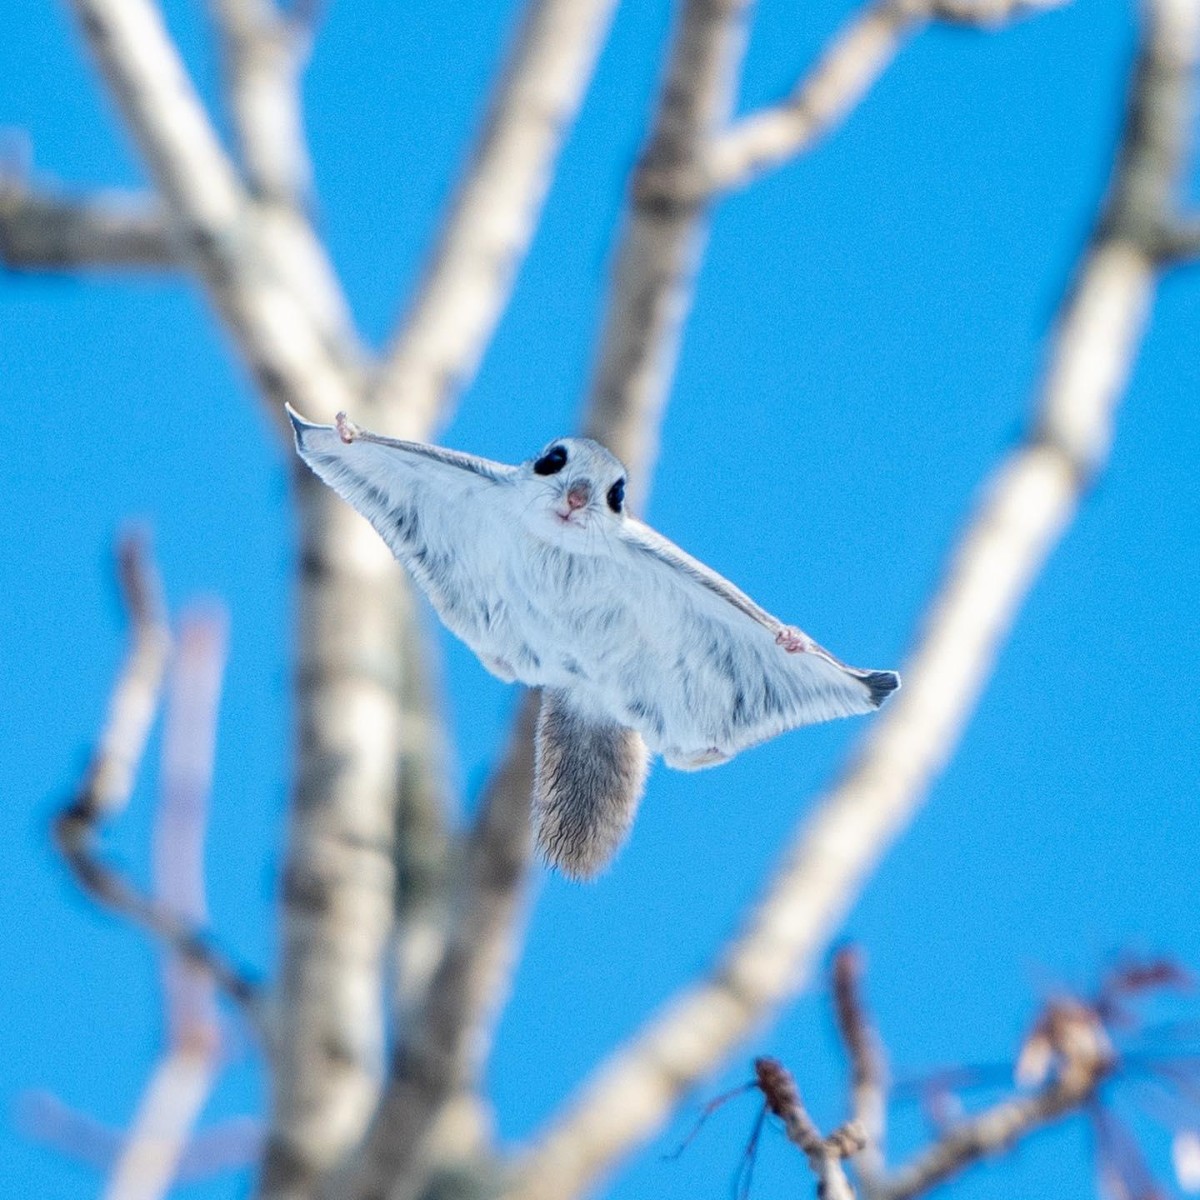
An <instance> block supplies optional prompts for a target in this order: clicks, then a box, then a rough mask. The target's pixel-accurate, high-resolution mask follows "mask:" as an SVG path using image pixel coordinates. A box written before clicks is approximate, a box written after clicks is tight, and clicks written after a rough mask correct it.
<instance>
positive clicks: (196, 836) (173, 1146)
mask: <svg viewBox="0 0 1200 1200" xmlns="http://www.w3.org/2000/svg"><path fill="white" fill-rule="evenodd" d="M224 665H225V621H224V617H223V615H221V616H216V615H208V616H190V617H186V618H185V619H184V621H183V626H182V629H181V632H180V637H179V650H178V654H177V656H176V660H175V668H174V671H173V672H172V681H171V689H170V696H169V698H168V704H167V718H166V730H165V734H164V737H163V780H162V794H161V799H160V802H159V806H158V811H157V814H156V821H155V830H154V890H155V895H156V898H157V900H158V903H159V904H160V905H161V906H162V907H163V909H164V910H166V911H169V912H173V913H175V914H176V915H177V916H178V917H179V918H180V919H181V920H184V921H187V922H190V923H191V924H193V925H195V926H200V925H202V924H204V923H205V922H206V921H207V919H208V913H207V906H206V903H205V896H204V892H205V888H204V835H205V828H206V826H207V816H208V812H207V810H208V791H209V786H210V783H211V781H212V767H213V756H214V751H215V748H216V724H217V708H218V704H219V700H220V693H221V676H222V674H223V671H224ZM163 990H164V993H165V996H166V999H167V1013H168V1030H169V1034H168V1037H169V1043H168V1049H167V1053H166V1054H165V1055H164V1056H163V1058H162V1060H161V1061H160V1062H159V1063H158V1065H157V1066H156V1067H155V1070H154V1074H153V1076H152V1078H151V1082H150V1084H149V1086H148V1087H147V1089H146V1092H145V1094H144V1096H143V1099H142V1103H141V1106H140V1109H139V1111H138V1114H137V1116H136V1118H135V1119H134V1123H133V1128H132V1129H131V1131H130V1133H129V1136H128V1138H127V1139H126V1141H125V1145H124V1147H123V1148H122V1151H121V1154H120V1157H119V1158H118V1159H117V1162H116V1164H115V1166H114V1168H113V1172H112V1176H111V1178H110V1180H109V1184H108V1187H107V1189H106V1190H105V1195H106V1197H108V1198H109V1200H160V1198H161V1197H162V1196H165V1195H166V1193H167V1192H168V1191H169V1190H170V1188H171V1186H172V1184H173V1183H174V1181H175V1179H176V1177H177V1175H178V1172H179V1167H180V1163H181V1161H182V1158H183V1155H184V1154H185V1152H186V1150H187V1147H188V1145H189V1144H190V1142H191V1140H192V1130H193V1128H194V1127H195V1125H196V1122H197V1121H198V1120H199V1117H200V1112H201V1110H202V1109H203V1107H204V1105H205V1103H206V1102H207V1100H208V1097H209V1095H210V1093H211V1091H212V1088H213V1085H214V1084H215V1083H216V1079H217V1075H218V1073H219V1070H220V1047H221V1030H220V1025H219V1023H218V1018H217V1008H216V993H215V990H214V987H213V981H212V978H211V976H210V975H209V974H208V973H207V972H206V971H204V970H202V969H200V968H198V967H197V966H196V965H195V964H192V963H188V962H180V961H178V960H177V958H176V956H175V955H174V954H173V953H169V954H168V956H167V961H166V962H164V964H163Z"/></svg>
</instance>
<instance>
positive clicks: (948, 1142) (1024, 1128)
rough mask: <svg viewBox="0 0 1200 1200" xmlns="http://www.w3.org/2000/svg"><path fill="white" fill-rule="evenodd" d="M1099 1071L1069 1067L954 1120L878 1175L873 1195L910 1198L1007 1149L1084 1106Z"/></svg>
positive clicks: (886, 1199)
mask: <svg viewBox="0 0 1200 1200" xmlns="http://www.w3.org/2000/svg"><path fill="white" fill-rule="evenodd" d="M1103 1078H1104V1076H1103V1074H1093V1075H1090V1076H1089V1075H1088V1074H1086V1073H1071V1072H1067V1073H1064V1074H1063V1075H1061V1076H1058V1077H1056V1078H1055V1079H1054V1080H1053V1081H1052V1082H1051V1083H1049V1084H1048V1085H1047V1086H1046V1087H1044V1088H1042V1089H1041V1090H1040V1091H1038V1092H1035V1093H1034V1094H1033V1095H1030V1096H1015V1097H1013V1098H1011V1099H1008V1100H1004V1101H1002V1102H1001V1103H999V1104H995V1105H993V1106H992V1107H990V1108H988V1109H986V1110H985V1111H984V1112H981V1113H979V1114H978V1115H977V1116H974V1117H971V1118H969V1119H968V1120H965V1121H961V1122H959V1123H957V1124H955V1125H952V1126H951V1127H950V1128H949V1129H947V1130H946V1131H945V1132H944V1133H943V1134H942V1136H941V1137H940V1138H939V1139H938V1140H937V1141H936V1142H935V1143H934V1144H933V1145H932V1146H930V1147H929V1148H928V1149H926V1150H923V1151H922V1152H921V1153H919V1154H918V1155H917V1156H916V1157H915V1158H913V1159H912V1161H911V1162H908V1163H906V1164H905V1165H904V1166H903V1167H900V1168H899V1169H898V1170H897V1171H895V1172H894V1173H893V1174H891V1175H889V1176H888V1177H887V1178H886V1179H884V1180H882V1181H881V1182H879V1183H878V1184H876V1186H875V1187H874V1188H873V1189H872V1191H871V1197H872V1200H912V1197H914V1196H921V1195H924V1194H925V1193H926V1192H928V1191H930V1190H932V1189H933V1188H935V1187H937V1186H938V1184H941V1183H944V1182H945V1181H946V1180H947V1179H950V1178H952V1177H953V1176H955V1175H957V1174H959V1173H960V1172H962V1171H965V1170H966V1169H967V1168H968V1167H969V1166H971V1165H972V1164H973V1163H976V1162H978V1161H979V1160H980V1159H983V1158H986V1157H988V1156H990V1155H994V1154H998V1153H1000V1152H1001V1151H1004V1150H1007V1149H1008V1148H1009V1147H1010V1146H1012V1145H1013V1144H1014V1143H1015V1142H1018V1141H1020V1140H1021V1139H1022V1138H1024V1137H1027V1136H1029V1134H1031V1133H1034V1132H1036V1131H1037V1130H1039V1129H1041V1128H1043V1127H1045V1126H1046V1125H1049V1124H1051V1123H1053V1122H1054V1121H1057V1120H1059V1119H1060V1118H1062V1117H1064V1116H1068V1115H1071V1114H1073V1113H1077V1112H1079V1111H1080V1110H1081V1109H1083V1108H1084V1107H1085V1106H1086V1105H1087V1104H1088V1102H1089V1101H1090V1100H1091V1098H1092V1097H1093V1096H1094V1095H1095V1093H1096V1090H1097V1089H1098V1088H1099V1086H1100V1084H1101V1083H1102V1082H1103Z"/></svg>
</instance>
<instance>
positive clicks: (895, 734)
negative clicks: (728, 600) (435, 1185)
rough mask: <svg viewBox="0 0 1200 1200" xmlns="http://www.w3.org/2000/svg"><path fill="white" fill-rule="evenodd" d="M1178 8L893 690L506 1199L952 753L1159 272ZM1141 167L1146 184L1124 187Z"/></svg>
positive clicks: (789, 967)
mask: <svg viewBox="0 0 1200 1200" xmlns="http://www.w3.org/2000/svg"><path fill="white" fill-rule="evenodd" d="M1198 16H1200V7H1198V6H1197V5H1196V4H1195V3H1194V0H1156V3H1154V4H1153V5H1151V6H1150V8H1149V10H1148V19H1147V24H1146V29H1145V33H1144V36H1143V41H1142V47H1141V52H1140V57H1139V65H1138V69H1137V71H1136V74H1135V80H1134V86H1133V93H1132V96H1131V104H1130V119H1129V120H1128V122H1127V124H1126V128H1125V132H1124V138H1123V142H1122V152H1121V155H1120V159H1119V162H1118V166H1117V170H1116V173H1115V176H1114V182H1113V186H1112V188H1111V191H1110V197H1109V200H1108V203H1107V204H1106V206H1105V209H1104V212H1103V214H1102V216H1101V219H1100V221H1099V223H1098V227H1097V231H1096V233H1095V235H1094V237H1093V239H1092V242H1091V244H1090V246H1089V247H1088V250H1087V252H1086V254H1085V255H1084V258H1083V261H1082V262H1081V264H1080V267H1079V271H1078V275H1077V279H1076V282H1075V285H1074V288H1073V289H1072V292H1071V294H1070V296H1069V298H1068V300H1067V302H1066V304H1065V305H1064V308H1063V311H1062V314H1061V317H1060V322H1059V327H1058V330H1057V333H1056V335H1055V338H1054V341H1053V343H1052V345H1051V348H1050V354H1049V363H1048V366H1047V371H1046V377H1045V380H1044V382H1043V385H1042V388H1041V393H1040V396H1039V399H1038V403H1037V406H1036V412H1035V416H1034V421H1033V427H1032V431H1031V433H1030V434H1029V435H1028V436H1027V437H1026V438H1025V440H1024V441H1023V443H1022V444H1021V445H1020V446H1019V447H1018V448H1017V449H1016V450H1014V451H1013V453H1012V454H1010V455H1009V457H1008V458H1007V459H1006V460H1005V461H1003V462H1002V463H1001V464H1000V465H999V467H998V468H997V469H996V471H995V472H994V474H993V476H992V479H991V480H990V482H989V485H988V487H987V489H986V491H985V494H984V497H983V499H982V501H981V503H980V505H979V508H978V509H977V511H976V513H975V514H974V516H973V517H972V518H971V519H970V521H969V522H968V523H967V526H966V529H965V530H964V532H963V534H962V536H961V538H960V540H959V542H958V545H957V547H956V548H955V550H954V551H953V553H952V554H951V556H950V559H949V562H948V565H947V569H946V574H945V576H944V579H943V582H942V584H941V586H940V588H939V590H938V592H937V594H936V596H935V597H934V600H933V603H932V605H931V607H930V610H929V614H928V616H927V618H926V621H925V627H924V630H923V631H922V633H921V635H920V636H919V638H918V639H917V642H916V644H915V646H914V649H913V652H912V654H911V656H910V659H909V663H908V668H907V672H906V677H905V688H904V690H903V691H901V692H900V693H899V695H898V696H897V697H896V699H895V700H894V701H893V702H892V703H891V704H890V705H889V707H888V708H887V709H886V710H885V711H884V713H883V714H882V716H881V717H880V718H879V719H878V720H877V721H876V722H875V723H874V725H873V726H872V728H871V730H870V732H869V733H868V734H867V736H866V738H865V739H864V740H863V741H862V742H861V743H860V745H859V748H858V752H857V754H856V755H855V756H854V758H853V759H852V761H851V762H850V764H849V766H848V768H847V769H846V771H845V772H844V774H843V775H842V777H841V779H840V780H839V781H838V782H837V783H835V785H834V786H833V787H832V789H831V790H830V791H829V792H828V793H827V794H826V795H825V796H824V797H823V798H822V800H821V801H820V802H819V804H818V807H817V809H816V811H815V813H814V815H813V817H812V818H811V819H810V820H809V821H808V822H807V823H806V825H805V826H804V827H803V828H802V829H801V830H800V831H799V832H798V834H797V837H796V839H795V841H794V843H793V845H792V847H791V848H790V850H789V851H788V852H787V854H786V855H785V857H784V859H783V862H782V863H781V865H780V867H779V869H778V871H777V873H776V875H775V876H774V878H773V879H772V880H771V882H770V883H769V884H768V886H767V888H766V889H765V891H764V893H763V895H762V897H761V899H760V900H759V902H758V904H757V905H756V907H755V908H754V910H753V911H752V913H751V915H750V917H749V919H748V920H747V922H746V925H745V927H744V928H743V930H742V932H741V933H740V934H739V935H738V936H737V937H736V938H735V939H734V940H733V942H732V943H731V944H730V945H729V947H728V949H727V950H726V951H725V953H724V954H723V955H722V956H721V959H720V960H719V962H718V963H716V964H715V965H714V967H713V969H712V971H711V972H710V973H709V974H708V975H707V976H706V977H705V978H703V979H702V980H700V981H699V982H698V983H696V984H695V985H693V986H692V987H690V988H688V989H687V990H685V991H684V992H682V993H681V994H680V995H679V996H677V997H676V998H675V999H674V1000H672V1001H671V1002H670V1003H669V1004H668V1005H667V1006H666V1007H665V1008H664V1009H663V1010H662V1011H661V1012H660V1013H659V1014H658V1015H656V1016H655V1017H654V1018H652V1019H651V1021H650V1022H649V1023H648V1024H647V1025H646V1026H645V1027H644V1028H643V1029H642V1031H641V1032H640V1033H639V1034H637V1035H636V1036H635V1037H634V1038H633V1039H632V1040H631V1041H630V1042H629V1043H628V1044H626V1045H625V1046H623V1047H621V1048H620V1049H619V1050H618V1051H617V1052H616V1053H615V1054H614V1055H613V1056H612V1058H611V1059H610V1060H609V1061H608V1062H607V1063H605V1064H603V1065H602V1066H601V1067H600V1069H599V1070H597V1072H596V1073H595V1074H594V1075H593V1076H592V1077H591V1079H590V1080H589V1081H587V1082H586V1083H585V1084H584V1086H583V1088H582V1089H581V1091H580V1092H579V1094H578V1095H577V1096H576V1097H574V1098H573V1099H572V1100H571V1101H570V1102H569V1103H568V1105H567V1106H566V1107H565V1108H564V1110H563V1111H562V1112H561V1113H560V1114H559V1115H558V1116H557V1117H555V1118H554V1119H552V1120H551V1122H550V1123H549V1125H548V1126H547V1128H546V1129H545V1130H543V1132H542V1133H541V1134H540V1135H539V1136H538V1137H537V1138H535V1140H534V1141H533V1144H532V1145H531V1146H530V1147H529V1148H528V1149H527V1150H526V1151H525V1152H524V1153H523V1154H522V1155H521V1156H520V1157H519V1158H518V1160H517V1163H516V1166H517V1168H518V1174H517V1178H516V1181H515V1182H514V1184H513V1186H512V1188H511V1190H510V1192H509V1196H510V1197H511V1198H514V1200H515V1198H517V1197H520V1200H534V1198H537V1200H542V1198H549V1197H555V1198H561V1197H564V1196H574V1195H577V1194H579V1193H580V1192H581V1191H582V1190H584V1189H585V1188H586V1187H587V1186H588V1185H589V1184H590V1183H591V1182H592V1181H593V1180H594V1179H595V1178H596V1177H597V1175H599V1174H600V1173H601V1172H602V1171H604V1170H606V1169H607V1168H608V1167H609V1166H610V1165H611V1164H612V1163H613V1162H614V1161H615V1160H616V1159H618V1158H619V1157H620V1156H622V1155H623V1154H625V1153H627V1152H628V1151H629V1150H630V1149H631V1148H632V1147H633V1146H635V1145H636V1144H638V1143H639V1142H640V1141H642V1140H643V1139H645V1138H646V1137H648V1136H649V1135H650V1133H651V1132H652V1131H653V1130H654V1129H655V1128H656V1127H657V1125H658V1124H659V1123H660V1122H661V1121H662V1120H663V1119H664V1117H665V1116H666V1114H667V1113H668V1112H669V1111H670V1109H671V1108H672V1106H673V1105H674V1104H675V1103H676V1102H677V1100H678V1098H679V1097H680V1095H681V1094H682V1093H683V1092H684V1091H685V1090H686V1089H687V1088H689V1087H691V1086H692V1085H693V1084H694V1083H695V1082H696V1081H697V1080H698V1079H700V1078H701V1077H702V1076H703V1075H705V1074H706V1073H708V1072H709V1071H711V1070H712V1069H713V1068H714V1067H716V1065H717V1064H718V1063H720V1062H721V1061H722V1059H723V1058H724V1057H725V1055H726V1054H728V1053H729V1051H730V1050H731V1049H732V1048H733V1047H734V1046H735V1045H736V1044H737V1043H738V1042H739V1041H740V1040H741V1039H743V1038H744V1037H745V1036H746V1035H747V1034H748V1033H749V1032H750V1031H751V1030H752V1029H753V1028H754V1027H755V1026H756V1025H757V1024H758V1023H759V1022H761V1021H762V1020H764V1019H765V1018H766V1017H767V1015H768V1014H769V1013H771V1012H772V1011H773V1010H774V1009H775V1008H776V1007H777V1006H778V1005H779V1004H781V1003H782V1002H783V1001H784V1000H785V999H786V998H788V997H789V996H791V995H792V994H794V992H795V991H796V989H797V988H798V986H799V985H800V984H801V983H802V982H803V981H804V980H805V978H806V977H807V976H808V974H809V972H810V971H811V969H812V964H813V962H814V961H815V959H816V957H817V955H818V954H819V953H820V952H821V950H822V948H823V946H824V944H825V942H826V940H827V939H828V937H829V936H830V934H831V933H832V932H833V931H834V930H835V929H836V928H837V926H838V924H839V923H840V921H841V920H842V918H843V916H844V914H845V913H846V911H847V909H848V908H849V906H850V904H851V903H852V901H853V899H854V897H855V896H856V895H857V893H858V891H859V889H860V888H861V886H862V884H863V882H864V881H865V880H866V878H867V877H868V875H869V874H870V872H871V870H872V869H873V868H874V866H875V864H876V863H877V862H878V861H879V859H880V857H881V856H882V855H883V853H884V852H885V851H886V849H887V847H888V846H889V845H890V844H891V843H892V841H893V840H894V839H895V837H896V836H897V834H898V833H899V831H900V830H901V829H902V828H903V827H904V825H905V824H907V822H908V821H909V820H910V819H911V817H912V815H913V813H914V812H915V811H916V810H917V808H918V807H919V806H920V804H921V802H922V801H923V799H924V797H925V795H926V793H927V790H928V787H929V784H930V782H931V781H932V780H933V778H934V777H935V776H936V775H937V773H938V772H939V771H940V770H941V769H942V767H943V765H944V764H945V762H946V761H947V760H948V758H949V757H950V755H951V754H952V752H953V750H954V748H955V747H956V745H957V744H958V741H959V738H960V737H961V735H962V730H963V728H964V726H965V724H966V722H967V720H968V718H969V716H970V713H971V712H972V710H973V708H974V705H975V703H976V700H977V698H978V696H979V694H980V692H981V690H982V688H983V686H984V683H985V681H986V679H987V678H988V676H989V675H990V673H991V669H992V666H993V663H994V662H995V659H996V656H997V655H998V654H999V652H1000V648H1001V646H1002V644H1003V642H1004V639H1005V638H1006V636H1007V634H1008V632H1009V630H1010V629H1011V627H1012V624H1013V621H1014V620H1015V619H1016V615H1017V612H1018V610H1019V608H1020V605H1021V602H1022V601H1023V599H1024V597H1025V595H1026V594H1027V592H1028V590H1029V588H1030V586H1031V585H1032V583H1033V581H1034V579H1035V578H1036V577H1037V574H1038V573H1039V571H1040V570H1041V568H1042V566H1043V564H1044V563H1045V561H1046V559H1047V557H1048V556H1049V554H1050V553H1051V552H1052V550H1053V548H1054V547H1055V546H1056V545H1057V543H1058V541H1059V539H1060V538H1061V536H1062V534H1063V531H1064V530H1065V529H1066V527H1067V526H1068V525H1069V523H1070V521H1071V519H1072V518H1073V516H1074V514H1075V511H1076V508H1077V506H1078V504H1079V501H1080V498H1081V496H1082V493H1083V491H1084V489H1085V488H1086V487H1087V485H1088V484H1089V482H1090V481H1091V480H1092V479H1093V478H1094V477H1095V475H1096V473H1097V472H1098V471H1099V470H1100V469H1101V468H1102V467H1103V465H1104V463H1105V461H1106V459H1107V455H1108V450H1109V443H1110V440H1111V434H1112V421H1113V415H1114V412H1115V409H1116V406H1117V404H1118V403H1119V401H1120V398H1121V396H1122V395H1123V393H1124V389H1125V384H1126V380H1127V378H1128V375H1129V372H1130V370H1131V368H1132V365H1133V360H1134V357H1135V355H1136V352H1137V349H1138V345H1139V343H1140V340H1141V336H1142V331H1143V328H1144V325H1145V320H1146V316H1147V314H1148V311H1149V308H1150V304H1151V301H1152V299H1153V294H1154V286H1155V283H1156V280H1157V276H1158V274H1159V272H1160V269H1161V268H1162V267H1163V266H1164V265H1165V264H1164V260H1163V256H1162V254H1161V249H1160V244H1159V242H1158V240H1157V238H1158V235H1159V232H1160V231H1161V230H1163V229H1169V228H1172V227H1173V225H1174V222H1175V221H1176V220H1177V213H1176V211H1175V205H1176V204H1177V203H1178V199H1177V197H1178V195H1179V191H1180V187H1181V174H1182V166H1183V149H1184V145H1185V142H1186V134H1187V129H1186V125H1185V123H1184V122H1183V119H1182V118H1183V114H1184V113H1185V112H1186V111H1187V98H1188V96H1189V95H1190V94H1191V87H1192V70H1193V66H1194V63H1195V57H1196V43H1197V18H1198ZM1151 148H1153V152H1151ZM1144 172H1149V173H1150V178H1151V179H1154V180H1157V181H1159V182H1158V183H1156V186H1144V187H1135V186H1133V185H1134V184H1135V182H1136V181H1137V178H1138V176H1139V175H1141V174H1142V173H1144ZM1147 183H1149V180H1147ZM1135 218H1136V219H1135Z"/></svg>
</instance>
